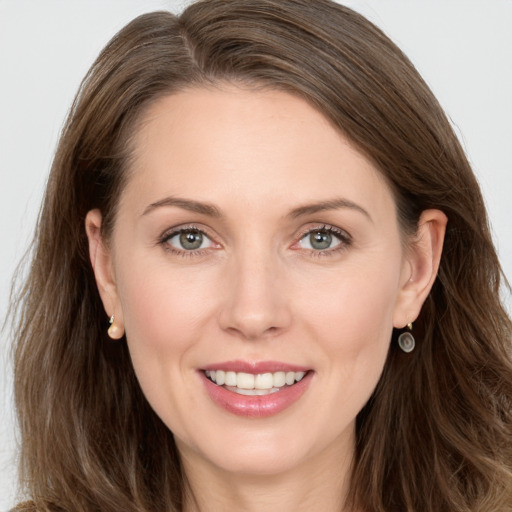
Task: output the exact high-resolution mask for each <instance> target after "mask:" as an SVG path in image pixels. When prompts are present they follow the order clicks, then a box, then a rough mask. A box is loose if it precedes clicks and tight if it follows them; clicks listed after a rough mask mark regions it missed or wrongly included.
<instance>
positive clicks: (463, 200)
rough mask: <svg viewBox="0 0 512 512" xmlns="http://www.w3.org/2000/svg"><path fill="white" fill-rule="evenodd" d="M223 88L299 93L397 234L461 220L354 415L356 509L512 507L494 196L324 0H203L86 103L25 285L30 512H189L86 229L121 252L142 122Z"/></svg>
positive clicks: (403, 73)
mask: <svg viewBox="0 0 512 512" xmlns="http://www.w3.org/2000/svg"><path fill="white" fill-rule="evenodd" d="M224 82H229V83H236V84H241V85H243V86H248V87H265V88H274V89H279V90H283V91H287V92H289V93H291V94H295V95H299V96H300V97H301V98H303V99H304V100H305V101H308V102H309V103H310V104H312V105H313V106H314V107H315V108H317V109H318V110H319V111H320V112H322V113H323V114H324V115H325V116H326V117H327V118H328V119H329V120H330V121H331V122H332V123H333V124H334V125H335V126H336V127H337V128H338V129H339V130H340V131H341V132H343V134H344V135H345V136H346V137H347V138H348V139H349V140H350V141H351V142H352V143H353V144H354V145H355V147H357V148H358V149H359V150H360V151H361V152H363V153H364V154H365V155H366V156H367V157H368V158H369V159H371V161H372V162H373V163H374V164H375V165H376V166H377V168H378V169H379V170H380V171H381V172H382V175H383V176H384V177H385V179H386V180H387V182H388V183H389V185H390V187H391V189H392V191H393V193H394V195H395V199H396V203H397V212H398V218H399V221H400V224H401V226H402V229H403V231H404V232H406V233H414V232H415V229H416V227H417V222H418V219H419V216H420V214H421V212H422V211H423V210H425V209H429V208H436V209H439V210H442V211H443V212H444V213H445V214H446V215H447V216H448V219H449V223H448V228H447V233H446V238H445V249H444V254H443V258H442V261H441V265H440V269H439V276H438V279H437V281H436V283H435V284H434V287H433V289H432V291H431V293H430V296H429V297H428V299H427V301H426V303H425V305H424V307H423V309H422V312H421V314H420V317H419V318H418V320H417V322H416V324H415V336H416V337H417V339H418V340H419V343H418V345H419V346H418V347H417V349H416V350H415V352H414V353H412V354H409V355H405V354H403V353H401V352H400V351H399V350H398V349H397V348H396V347H395V344H394V343H392V344H391V347H390V351H389V354H388V358H387V361H386V364H385V368H384V372H383V375H382V377H381V379H380V382H379V384H378V386H377V388H376V390H375V392H374V393H373V395H372V397H371V399H370V401H369V402H368V404H367V405H366V406H365V407H364V409H363V410H362V411H361V413H360V414H359V416H358V419H357V443H358V444H357V451H356V459H355V461H354V468H353V475H352V485H351V494H350V496H349V500H348V502H347V506H349V507H352V508H353V509H355V508H357V507H359V508H360V509H362V510H365V511H368V512H391V511H396V510H403V511H408V512H412V511H417V510H435V511H437V512H448V511H453V510H457V511H460V512H465V511H467V512H469V511H471V512H475V511H488V512H490V511H493V512H501V511H503V512H505V511H506V510H510V509H511V508H512V443H511V442H510V439H511V438H512V363H511V353H510V350H511V346H510V339H511V323H510V319H509V318H508V316H507V314H506V312H505V311H504V308H503V306H502V304H501V303H500V300H499V291H500V283H501V278H502V272H501V268H500V265H499V262H498V259H497V256H496V253H495V250H494V247H493V244H492V239H491V235H490V231H489V226H488V220H487V215H486V212H485V207H484V203H483V199H482V196H481V193H480V190H479V187H478V184H477V182H476V179H475V177H474V175H473V173H472V171H471V168H470V166H469V164H468V161H467V159H466V157H465V155H464V152H463V150H462V148H461V146H460V144H459V142H458V140H457V138H456V136H455V134H454V133H453V130H452V128H451V126H450V123H449V121H448V120H447V118H446V116H445V114H444V113H443V111H442V109H441V107H440V106H439V104H438V102H437V101H436V100H435V98H434V97H433V95H432V93H431V91H430V90H429V89H428V87H427V85H426V84H425V83H424V81H423V80H422V79H421V77H420V76H419V74H418V73H417V71H416V70H415V69H414V67H413V65H412V64H411V63H410V62H409V60H408V59H407V58H406V57H405V56H404V55H403V54H402V52H401V51H400V50H399V49H398V48H397V47H396V46H395V45H394V44H393V43H392V42H391V41H390V40H389V39H388V38H387V37H386V36H385V35H384V34H383V33H382V32H381V31H380V30H379V29H378V28H376V27H375V26H374V25H372V24H371V23H370V22H369V21H367V20H366V19H365V18H363V17H362V16H361V15H359V14H357V13H355V12H354V11H352V10H350V9H348V8H346V7H343V6H340V5H337V4H335V3H334V2H331V1H328V0H317V1H315V2H310V1H308V0H230V1H226V0H207V1H206V0H203V1H201V2H198V3H195V4H193V5H191V6H190V7H188V8H187V9H186V10H185V11H184V12H183V14H182V15H181V16H179V17H177V16H174V15H173V14H171V13H167V12H157V13H152V14H146V15H142V16H140V17H138V18H137V19H135V20H134V21H132V22H131V23H130V24H129V25H127V26H126V27H125V28H124V29H122V30H121V31H120V32H119V33H118V34H117V35H116V36H115V37H114V38H113V39H112V41H111V42H110V43H109V44H108V45H107V46H106V48H105V49H104V50H103V51H102V53H101V54H100V56H99V57H98V59H97V60H96V62H95V63H94V65H93V66H92V68H91V70H90V71H89V73H88V75H87V76H86V78H85V79H84V81H83V83H82V85H81V88H80V91H79V93H78V95H77V97H76V99H75V102H74V103H73V106H72V109H71V111H70V114H69V117H68V120H67V122H66V124H65V126H64V129H63V132H62V136H61V139H60V143H59V146H58V149H57V152H56V155H55V159H54V162H53V166H52V170H51V174H50V178H49V181H48V187H47V190H46V194H45V197H44V203H43V207H42V210H41V214H40V217H39V220H38V225H37V230H36V237H35V240H34V245H33V247H34V252H33V258H32V263H31V267H30V273H29V276H28V279H27V280H26V283H25V284H24V286H23V287H22V288H20V290H19V291H18V298H17V304H18V308H19V309H18V325H17V329H16V331H17V334H16V337H17V340H16V347H15V396H16V404H17V411H18V418H19V424H20V429H21V437H22V451H21V462H20V468H21V470H20V475H21V482H22V484H23V486H24V487H23V488H24V489H25V491H26V493H27V495H28V497H29V498H30V499H31V500H32V501H31V503H30V504H29V505H27V506H26V508H22V510H40V511H49V510H76V511H92V510H98V511H99V510H101V511H102V512H109V511H112V512H113V511H118V510H124V511H127V512H131V511H133V512H135V511H137V512H142V511H144V512H150V511H155V512H156V511H161V510H168V511H179V510H180V509H181V507H182V503H183V491H184V485H185V483H184V475H183V472H182V469H181V466H180V461H179V455H178V452H177V449H176V446H175V443H174V440H173V437H172V433H171V432H170V431H169V430H168V429H167V427H166V426H165V425H164V424H163V423H162V422H161V420H160V419H159V418H158V417H157V415H156V414H155V413H154V412H153V410H152V409H151V407H150V406H149V404H148V403H147V401H146V399H145V398H144V396H143V394H142V391H141V390H140V387H139V385H138V382H137V379H136V377H135V374H134V371H133V368H132V365H131V361H130V356H129V353H128V350H127V347H126V344H124V343H122V342H121V343H112V342H111V341H110V340H109V339H108V337H107V335H106V327H107V319H106V315H105V313H104V310H103V306H102V303H101V300H100V297H99V294H98V291H97V289H96V285H95V280H94V275H93V272H92V269H91V265H90V262H89V256H88V250H87V239H86V235H85V229H84V220H85V215H86V214H87V212H88V211H89V210H91V209H93V208H99V209H100V210H101V212H102V215H103V225H102V235H103V236H104V237H105V238H106V239H107V240H108V238H109V236H110V234H111V232H112V229H113V227H114V225H115V216H116V207H117V204H118V200H119V197H120V195H121V191H122V189H123V186H124V184H125V183H126V180H127V179H129V172H127V169H130V162H131V155H132V149H133V147H132V146H133V136H134V135H135V134H136V132H137V127H138V123H139V122H140V121H141V119H142V118H143V114H144V112H145V111H146V109H147V108H148V107H149V105H151V104H152V103H153V102H155V101H157V100H158V99H159V98H161V97H163V96H165V95H169V94H172V93H174V92H176V91H180V90H183V89H186V88H190V87H197V86H199V87H210V86H215V85H218V84H221V83H224Z"/></svg>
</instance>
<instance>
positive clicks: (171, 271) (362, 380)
mask: <svg viewBox="0 0 512 512" xmlns="http://www.w3.org/2000/svg"><path fill="white" fill-rule="evenodd" d="M129 176H130V177H129V180H128V183H127V186H126V188H125V189H124V190H123V192H122V194H121V197H120V203H119V211H118V215H117V219H116V224H115V228H114V232H113V237H112V240H111V243H110V245H109V249H104V250H103V249H102V248H101V244H100V247H99V251H98V253H96V252H95V254H94V255H93V264H94V265H95V271H96V275H97V278H98V282H99V286H100V291H101V293H102V297H103V300H104V303H105V308H106V310H107V313H108V314H109V315H110V314H112V313H114V314H115V316H116V323H117V324H118V325H121V326H124V328H125V331H126V340H127V343H128V347H129V350H130V354H131V357H132V361H133V366H134V368H135V372H136V374H137V377H138V379H139V381H140V385H141V387H142V390H143V391H144V394H145V396H146V397H147V399H148V401H149V403H150V404H151V406H152V407H153V409H154V410H155V412H156V413H157V414H158V415H159V416H160V418H161V419H162V420H163V422H164V423H165V424H166V425H167V426H168V427H169V429H170V430H171V431H172V432H173V433H174V435H175V438H176V441H177V444H178V447H179V449H180V452H181V454H182V456H183V457H184V459H185V460H186V461H189V463H190V465H193V464H194V463H197V464H204V465H209V466H211V467H212V465H213V467H216V468H222V469H224V470H227V471H230V472H231V471H237V472H243V473H257V474H271V473H275V472H280V471H285V470H287V469H290V468H293V467H297V466H298V465H300V464H302V463H307V462H308V461H313V460H315V458H321V457H324V456H325V455H326V454H328V453H331V454H332V453H336V454H346V455H347V456H349V455H350V454H351V453H352V449H353V442H354V425H355V418H356V415H357V413H358V412H359V411H360V410H361V408H362V407H363V406H364V404H365V403H366V401H367V400H368V398H369V397H370V395H371V393H372V391H373V389H374V388H375V386H376V384H377V381H378V380H379V377H380V375H381V372H382V369H383V365H384V362H385V359H386V355H387V352H388V347H389V343H390V338H391V332H392V328H393V326H397V327H402V326H404V325H405V324H406V323H407V322H408V321H411V320H414V318H413V317H412V315H414V314H416V313H417V311H416V309H418V308H419V306H417V307H416V306H414V305H411V303H412V299H410V297H409V295H411V294H410V293H409V295H408V294H407V293H408V292H407V286H408V283H409V282H410V281H411V280H412V277H411V276H412V273H413V272H414V263H411V259H410V258H409V256H408V251H405V250H404V244H403V240H401V236H400V232H399V226H398V224H397V217H396V213H395V204H394V200H393V197H392V194H391V191H390V189H389V187H388V186H387V184H386V183H385V181H384V180H383V178H382V177H381V175H380V174H379V172H378V171H377V170H376V168H375V167H374V166H373V165H372V164H371V163H370V162H369V160H367V159H366V158H365V157H364V156H363V155H362V154H361V153H359V152H358V151H357V150H356V149H355V148H354V147H353V146H352V145H351V144H350V143H349V142H348V141H347V140H346V139H345V138H344V137H343V136H342V135H341V134H340V133H339V132H338V131H337V130H336V129H334V128H333V126H332V125H331V124H330V123H329V122H328V121H327V120H326V119H325V118H324V117H323V116H322V115H321V114H319V113H318V112H317V111H316V110H315V109H313V108H312V107H311V106H309V105H308V104H307V103H306V102H304V101H303V100H301V99H298V98H297V97H294V96H292V95H289V94H286V93H283V92H276V91H259V92H255V91H248V90H244V89H238V88H235V87H229V86H226V87H225V88H223V89H201V88H197V89H190V90H187V91H185V92H181V93H178V94H173V95H171V96H168V97H165V98H163V99H160V100H159V101H157V102H156V103H154V104H153V105H152V106H151V108H150V110H149V111H148V112H147V113H146V115H145V117H144V119H143V122H142V124H141V125H140V128H139V131H138V133H137V134H136V139H135V159H134V161H133V163H132V164H131V168H130V174H129ZM94 215H95V214H94V212H93V213H92V216H93V217H92V218H93V220H92V221H91V216H90V218H89V221H88V222H89V223H91V222H92V223H94ZM415 308H416V309H415ZM214 381H216V382H214ZM223 382H224V384H223ZM226 382H227V384H226ZM255 386H256V388H260V389H257V390H255V389H254V387H255ZM134 414H137V411H134Z"/></svg>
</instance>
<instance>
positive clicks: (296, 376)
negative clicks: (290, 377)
mask: <svg viewBox="0 0 512 512" xmlns="http://www.w3.org/2000/svg"><path fill="white" fill-rule="evenodd" d="M304 375H306V372H297V373H296V374H295V380H296V381H297V382H300V381H301V380H302V379H303V378H304Z"/></svg>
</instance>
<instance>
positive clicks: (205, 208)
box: [142, 197, 222, 218]
mask: <svg viewBox="0 0 512 512" xmlns="http://www.w3.org/2000/svg"><path fill="white" fill-rule="evenodd" d="M163 206H176V207H177V208H182V209H183V210H188V211H189V212H194V213H200V214H202V215H207V216H208V217H215V218H220V217H222V214H221V212H220V210H219V209H218V208H217V207H216V206H214V205H212V204H208V203H202V202H199V201H193V200H192V199H184V198H179V197H166V198H164V199H161V200H160V201H156V202H155V203H151V204H150V205H149V206H147V207H146V209H145V210H144V212H143V213H142V216H144V215H147V214H148V213H150V212H152V211H153V210H155V209H157V208H161V207H163Z"/></svg>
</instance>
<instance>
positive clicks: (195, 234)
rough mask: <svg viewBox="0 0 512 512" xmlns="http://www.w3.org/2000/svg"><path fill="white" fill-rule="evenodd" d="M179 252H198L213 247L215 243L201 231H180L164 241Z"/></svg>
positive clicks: (171, 234)
mask: <svg viewBox="0 0 512 512" xmlns="http://www.w3.org/2000/svg"><path fill="white" fill-rule="evenodd" d="M164 242H165V243H166V244H168V245H170V246H171V247H172V248H173V249H174V250H177V251H184V252H189V251H198V250H201V249H208V248H209V247H213V242H212V241H211V240H210V239H209V238H208V236H207V235H206V234H205V233H203V232H202V231H200V230H199V229H190V228H187V229H180V230H177V231H174V232H173V233H170V234H169V235H168V236H167V237H166V238H165V240H164Z"/></svg>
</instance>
